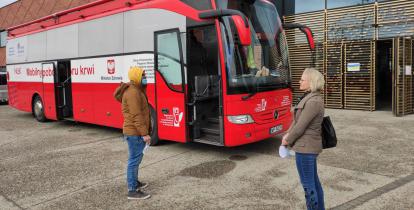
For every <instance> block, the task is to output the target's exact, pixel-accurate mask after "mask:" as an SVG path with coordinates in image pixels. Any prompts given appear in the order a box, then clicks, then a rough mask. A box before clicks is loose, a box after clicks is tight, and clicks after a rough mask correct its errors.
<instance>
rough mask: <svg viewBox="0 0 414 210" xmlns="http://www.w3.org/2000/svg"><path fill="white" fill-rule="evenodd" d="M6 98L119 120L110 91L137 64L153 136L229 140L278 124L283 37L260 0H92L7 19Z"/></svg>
mask: <svg viewBox="0 0 414 210" xmlns="http://www.w3.org/2000/svg"><path fill="white" fill-rule="evenodd" d="M6 47H7V48H6V50H7V52H6V54H7V74H8V75H7V76H8V89H9V105H10V106H12V107H14V108H16V109H18V110H21V111H26V112H32V113H33V115H34V117H35V118H36V119H37V120H38V121H46V120H64V119H66V120H74V121H78V122H85V123H92V124H98V125H103V126H109V127H115V128H122V122H123V117H122V113H121V108H120V103H118V102H117V101H116V100H115V99H114V98H113V92H114V90H115V89H116V88H117V87H118V86H119V84H120V82H128V76H127V72H128V69H129V68H130V67H132V66H138V67H141V68H143V69H144V70H145V72H146V75H147V78H148V86H147V95H148V100H149V104H150V106H151V107H150V109H151V118H152V120H151V121H152V124H153V128H154V129H153V132H152V134H151V136H152V141H153V142H152V144H156V143H157V142H158V141H160V140H170V141H176V142H183V143H184V142H202V143H207V144H213V145H219V146H237V145H242V144H247V143H251V142H256V141H260V140H264V139H266V138H269V137H271V136H275V135H277V134H279V133H281V132H284V131H285V130H286V129H287V128H288V127H289V125H290V123H291V118H292V115H291V112H290V109H291V103H292V93H291V90H290V89H289V88H290V86H291V76H290V70H289V59H288V49H287V42H286V38H285V33H284V31H283V29H282V24H281V21H280V18H279V15H278V13H277V10H276V7H275V5H274V4H273V3H272V2H270V1H268V0H249V1H238V0H199V1H191V0H137V1H129V0H117V1H112V0H100V1H96V2H92V3H89V4H86V5H84V6H80V7H77V8H73V9H70V10H67V11H63V12H59V13H56V14H53V15H50V16H47V17H44V18H41V19H38V20H35V21H32V22H29V23H25V24H22V25H18V26H15V27H12V28H9V29H8V41H7V46H6Z"/></svg>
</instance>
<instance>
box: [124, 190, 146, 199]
mask: <svg viewBox="0 0 414 210" xmlns="http://www.w3.org/2000/svg"><path fill="white" fill-rule="evenodd" d="M149 197H151V195H150V194H147V193H144V192H142V191H141V190H137V191H133V192H128V200H144V199H147V198H149Z"/></svg>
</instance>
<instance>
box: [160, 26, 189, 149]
mask: <svg viewBox="0 0 414 210" xmlns="http://www.w3.org/2000/svg"><path fill="white" fill-rule="evenodd" d="M154 41H155V89H156V104H157V105H156V113H157V125H158V137H159V138H160V139H168V140H172V141H177V142H187V128H186V127H187V123H186V121H187V120H186V119H187V118H186V115H187V111H186V107H185V104H186V97H185V91H186V88H185V82H184V81H185V79H184V78H185V77H184V66H183V53H182V45H181V38H180V31H179V30H178V29H172V30H164V31H159V32H155V39H154Z"/></svg>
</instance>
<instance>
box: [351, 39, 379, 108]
mask: <svg viewBox="0 0 414 210" xmlns="http://www.w3.org/2000/svg"><path fill="white" fill-rule="evenodd" d="M373 45H375V42H374V41H364V42H349V43H345V66H344V108H346V109H360V110H369V111H373V110H374V107H375V104H374V103H375V98H374V96H375V87H374V86H373V85H372V84H373V83H374V79H373V78H374V77H373V75H374V74H375V70H374V69H375V65H373V63H372V61H373V60H372V59H374V56H375V54H373V53H372V49H373V48H375V46H373ZM374 52H375V51H374ZM349 63H359V64H360V68H359V70H358V71H350V69H348V67H347V66H348V64H349Z"/></svg>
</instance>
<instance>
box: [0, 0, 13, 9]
mask: <svg viewBox="0 0 414 210" xmlns="http://www.w3.org/2000/svg"><path fill="white" fill-rule="evenodd" d="M16 1H17V0H0V8H2V7H4V6H6V5H9V4H11V3H13V2H16Z"/></svg>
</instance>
